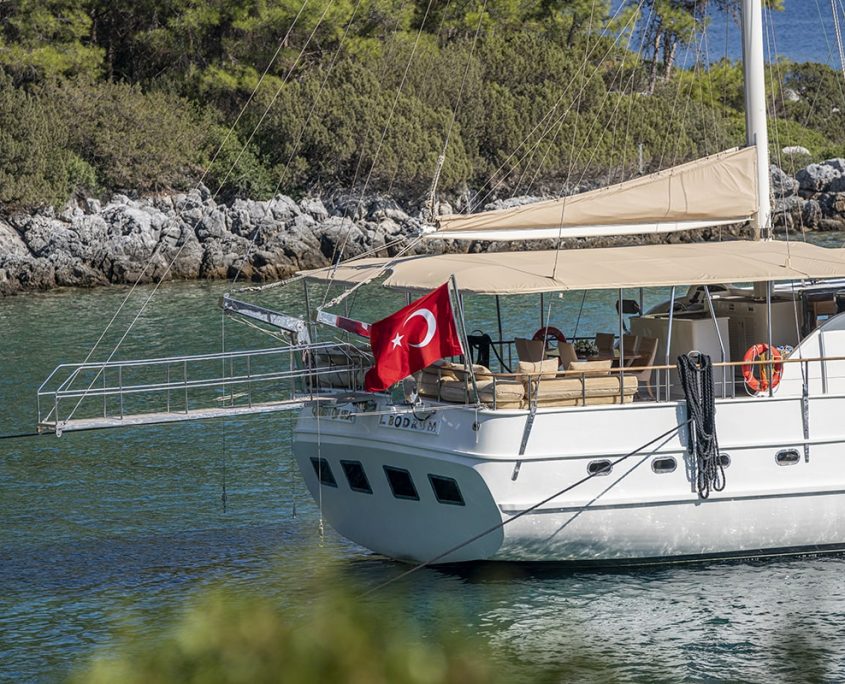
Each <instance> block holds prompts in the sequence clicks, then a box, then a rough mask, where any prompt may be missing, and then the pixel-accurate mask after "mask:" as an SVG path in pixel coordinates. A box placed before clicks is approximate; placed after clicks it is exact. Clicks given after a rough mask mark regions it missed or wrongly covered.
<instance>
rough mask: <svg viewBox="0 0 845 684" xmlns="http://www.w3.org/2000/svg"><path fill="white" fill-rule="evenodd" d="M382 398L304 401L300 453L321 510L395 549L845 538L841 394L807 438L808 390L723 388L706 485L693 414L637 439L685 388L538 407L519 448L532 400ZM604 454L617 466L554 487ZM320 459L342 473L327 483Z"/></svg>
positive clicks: (815, 405) (799, 543)
mask: <svg viewBox="0 0 845 684" xmlns="http://www.w3.org/2000/svg"><path fill="white" fill-rule="evenodd" d="M377 409H378V410H377V411H375V412H373V411H371V412H370V413H382V414H383V413H385V412H386V413H388V414H390V412H391V411H393V412H395V413H394V414H393V417H388V418H387V419H385V417H384V415H366V414H364V415H356V416H354V418H352V419H350V418H349V416H346V417H344V419H337V418H333V417H331V416H326V415H321V416H317V415H316V413H317V412H316V410H313V411H312V410H311V409H310V408H308V407H306V410H305V411H303V413H302V415H301V417H300V421H299V424H298V426H297V429H296V434H295V453H296V456H297V459H298V462H299V465H300V468H301V470H302V474H303V477H304V479H305V481H306V483H307V485H308V488H309V490H310V491H311V493H312V495H313V496H314V498H315V501H317V502H318V504H319V505H320V507H321V509H322V513H323V516H324V518H325V519H326V521H327V522H328V523H330V524H331V525H332V526H333V527H334V528H335V529H336V530H337V531H338V532H339V533H340V534H342V535H343V536H345V537H347V538H349V539H350V540H352V541H355V542H357V543H359V544H361V545H363V546H365V547H367V548H369V549H371V550H373V551H375V552H377V553H380V554H383V555H386V556H389V557H392V558H398V559H402V560H407V561H412V562H422V561H432V560H433V559H436V562H462V561H473V560H502V561H554V562H571V563H579V564H599V565H614V564H619V563H623V564H624V563H651V562H675V561H684V560H692V559H702V558H712V557H737V556H739V557H744V556H761V555H774V554H782V553H801V552H824V551H838V550H842V549H843V548H845V430H842V429H841V428H840V427H839V423H838V421H836V420H834V416H835V415H837V414H838V415H842V412H843V411H845V397H837V396H830V395H827V396H824V397H819V398H816V399H812V400H811V401H810V406H809V423H808V427H809V432H810V434H811V438H810V439H808V440H805V438H804V429H803V425H804V424H803V414H802V407H801V400H800V397H777V396H775V397H773V398H741V399H726V400H722V401H719V402H718V405H717V416H718V426H719V437H720V445H721V452H722V453H723V454H725V456H726V457H727V458H726V460H727V461H729V465H727V467H726V468H725V476H726V481H727V484H726V486H725V488H724V490H723V491H721V492H712V493H711V494H710V496H709V498H707V499H702V498H701V497H700V496H699V494H698V492H697V491H696V490H695V488H694V484H693V482H694V477H693V472H694V463H693V460H692V457H691V456H690V454H689V453H688V449H687V439H688V435H687V433H686V430H685V429H683V428H682V429H680V430H679V431H677V432H676V433H673V434H671V435H669V436H668V437H666V438H665V439H663V440H660V441H658V442H656V443H654V444H650V445H649V446H647V447H646V448H644V449H639V447H641V446H642V445H644V444H647V443H648V442H650V441H651V440H653V439H654V438H655V437H657V436H658V435H661V434H663V433H666V432H668V431H671V430H672V428H673V427H676V426H678V425H682V426H683V425H685V421H686V415H685V408H684V404H683V403H681V402H667V403H662V404H648V403H643V404H635V405H628V406H600V407H589V406H588V407H581V408H568V409H540V410H538V412H537V414H536V416H535V418H534V421H533V425H532V426H531V429H530V430H529V431H528V435H527V438H526V447H525V449H524V453H523V454H522V455H521V456H520V455H519V454H520V448H521V444H522V440H523V437H524V436H525V432H526V425H527V423H528V420H527V419H528V413H527V412H526V411H502V410H498V411H492V410H489V411H488V410H478V411H476V410H475V409H474V408H468V407H455V406H450V407H448V408H446V409H444V410H442V411H440V412H437V413H433V414H431V415H432V418H429V419H428V422H426V421H419V420H417V422H418V423H419V425H418V427H421V428H422V430H420V429H413V428H412V427H411V425H410V423H411V422H413V421H414V420H416V419H414V418H413V417H411V418H408V420H404V419H405V418H407V417H408V413H407V412H406V410H405V409H402V407H392V408H391V407H390V406H388V405H387V403H386V402H385V403H380V404H379V406H378V407H377ZM396 416H401V417H402V418H399V419H398V420H397V419H396ZM421 417H422V418H426V416H421ZM431 420H436V421H437V424H436V426H435V428H436V429H435V428H432V427H431V422H430V421H431ZM397 423H398V426H397ZM403 423H404V425H403ZM426 427H428V428H429V429H426ZM805 442H806V445H807V449H806V450H805V448H804V446H805ZM312 459H317V461H313V460H312ZM319 459H324V460H323V461H319ZM619 459H622V460H621V461H620V460H619ZM341 461H345V462H347V463H349V462H353V463H358V464H360V467H361V468H362V469H363V470H364V472H365V473H366V475H367V478H368V482H369V486H370V489H371V493H367V492H362V491H360V490H359V491H356V490H353V489H352V488H351V486H350V483H349V481H348V478H347V477H346V473H345V471H344V467H343V465H342V464H341ZM606 461H610V462H612V463H614V465H613V466H612V469H611V471H610V472H609V473H607V474H601V475H596V476H594V477H591V478H589V479H587V480H586V481H585V482H582V483H581V484H578V485H576V486H574V487H573V488H571V489H570V490H569V491H566V492H564V493H560V494H559V495H556V494H558V492H562V490H564V489H566V488H567V487H569V486H570V485H572V484H573V483H577V482H578V481H580V480H583V479H584V478H585V477H586V476H587V475H588V473H589V469H590V468H591V467H592V468H596V467H601V466H602V465H606V463H602V462H606ZM673 461H674V466H675V467H674V469H671V465H672V462H673ZM315 462H318V463H324V464H326V465H327V466H328V468H330V469H331V471H332V475H333V477H334V480H335V486H331V485H327V484H325V482H324V483H323V484H320V481H319V480H318V469H317V468H316V467H315V465H314V464H315ZM596 464H598V465H596ZM385 468H387V469H388V470H389V469H394V470H397V469H398V470H402V471H407V473H408V477H410V479H411V481H412V482H413V484H414V487H415V490H416V492H415V493H416V498H403V497H401V496H397V494H396V492H395V491H394V488H393V487H392V486H391V483H390V478H389V477H388V470H385ZM431 477H435V478H447V479H452V480H454V481H455V483H456V485H457V487H458V488H459V491H460V496H461V498H462V499H463V505H461V504H456V503H454V502H443V501H440V500H438V496H437V492H436V490H435V488H434V486H433V483H432V480H431ZM550 497H551V498H550ZM546 499H549V500H548V501H546V502H545V503H541V502H543V501H544V500H546Z"/></svg>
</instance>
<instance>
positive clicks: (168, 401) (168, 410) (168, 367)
mask: <svg viewBox="0 0 845 684" xmlns="http://www.w3.org/2000/svg"><path fill="white" fill-rule="evenodd" d="M166 378H167V412H168V413H170V364H167V375H166Z"/></svg>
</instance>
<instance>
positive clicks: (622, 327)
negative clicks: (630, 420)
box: [619, 287, 625, 404]
mask: <svg viewBox="0 0 845 684" xmlns="http://www.w3.org/2000/svg"><path fill="white" fill-rule="evenodd" d="M624 294H625V291H624V290H623V289H622V288H621V287H620V288H619V403H620V404H624V403H625V383H624V382H623V380H622V376H623V375H624V374H625V314H624V311H625V307H624V305H623V302H624V300H623V296H624Z"/></svg>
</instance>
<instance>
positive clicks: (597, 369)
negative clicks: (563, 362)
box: [566, 359, 613, 378]
mask: <svg viewBox="0 0 845 684" xmlns="http://www.w3.org/2000/svg"><path fill="white" fill-rule="evenodd" d="M612 367H613V359H607V360H605V361H573V362H572V363H570V364H569V368H567V369H566V370H570V371H578V372H579V373H584V375H585V376H586V377H588V378H591V377H596V376H599V375H610V369H611V368H612ZM579 377H580V376H579Z"/></svg>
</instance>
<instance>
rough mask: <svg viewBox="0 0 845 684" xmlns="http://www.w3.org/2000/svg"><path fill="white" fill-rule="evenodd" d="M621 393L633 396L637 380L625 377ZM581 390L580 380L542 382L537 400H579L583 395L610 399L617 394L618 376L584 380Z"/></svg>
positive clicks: (630, 376)
mask: <svg viewBox="0 0 845 684" xmlns="http://www.w3.org/2000/svg"><path fill="white" fill-rule="evenodd" d="M624 377H625V380H624V384H623V392H624V393H625V394H626V395H633V394H635V393H636V391H637V386H638V384H639V383H638V382H637V378H636V377H634V376H633V375H625V376H624ZM584 383H585V384H584V388H583V389H582V385H581V379H580V378H557V379H555V380H543V381H541V382H540V383H539V387H538V388H537V400H538V401H540V402H542V401H543V400H549V399H581V398H583V397H584V396H585V395H586V397H587V398H588V399H591V398H595V397H612V396H614V395H617V394H619V376H618V375H613V376H606V377H595V378H585V379H584Z"/></svg>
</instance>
